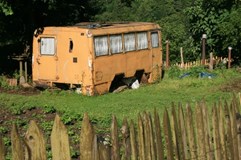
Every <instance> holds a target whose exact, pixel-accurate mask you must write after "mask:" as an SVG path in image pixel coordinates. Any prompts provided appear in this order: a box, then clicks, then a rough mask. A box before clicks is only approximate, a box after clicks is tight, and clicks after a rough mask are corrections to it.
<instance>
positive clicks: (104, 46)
mask: <svg viewBox="0 0 241 160" xmlns="http://www.w3.org/2000/svg"><path fill="white" fill-rule="evenodd" d="M94 45H95V55H96V56H103V55H108V37H107V36H99V37H94Z"/></svg>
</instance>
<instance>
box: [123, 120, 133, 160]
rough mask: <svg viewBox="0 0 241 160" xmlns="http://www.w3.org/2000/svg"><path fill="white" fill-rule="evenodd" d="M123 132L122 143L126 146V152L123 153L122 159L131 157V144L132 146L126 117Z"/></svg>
mask: <svg viewBox="0 0 241 160" xmlns="http://www.w3.org/2000/svg"><path fill="white" fill-rule="evenodd" d="M121 134H122V145H123V147H124V153H123V155H122V158H121V159H122V160H129V159H130V157H131V152H130V149H131V146H130V132H129V126H128V122H127V119H126V118H125V119H124V120H123V123H122V127H121Z"/></svg>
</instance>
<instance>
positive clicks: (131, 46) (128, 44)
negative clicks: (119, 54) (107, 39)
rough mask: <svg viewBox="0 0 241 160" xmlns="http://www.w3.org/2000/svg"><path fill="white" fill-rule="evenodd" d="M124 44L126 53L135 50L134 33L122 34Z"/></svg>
mask: <svg viewBox="0 0 241 160" xmlns="http://www.w3.org/2000/svg"><path fill="white" fill-rule="evenodd" d="M124 43H125V44H124V48H125V51H126V52H128V51H134V50H136V40H135V33H126V34H124Z"/></svg>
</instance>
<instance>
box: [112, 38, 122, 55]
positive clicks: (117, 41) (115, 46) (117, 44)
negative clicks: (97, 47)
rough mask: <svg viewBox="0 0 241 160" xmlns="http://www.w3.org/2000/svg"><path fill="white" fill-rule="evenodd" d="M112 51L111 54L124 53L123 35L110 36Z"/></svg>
mask: <svg viewBox="0 0 241 160" xmlns="http://www.w3.org/2000/svg"><path fill="white" fill-rule="evenodd" d="M110 51H111V53H113V54H115V53H120V52H122V51H123V50H122V35H121V34H118V35H111V36H110Z"/></svg>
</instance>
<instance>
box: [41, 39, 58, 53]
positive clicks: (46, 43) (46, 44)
mask: <svg viewBox="0 0 241 160" xmlns="http://www.w3.org/2000/svg"><path fill="white" fill-rule="evenodd" d="M40 54H42V55H51V56H52V55H54V54H55V38H53V37H42V38H41V39H40Z"/></svg>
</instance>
